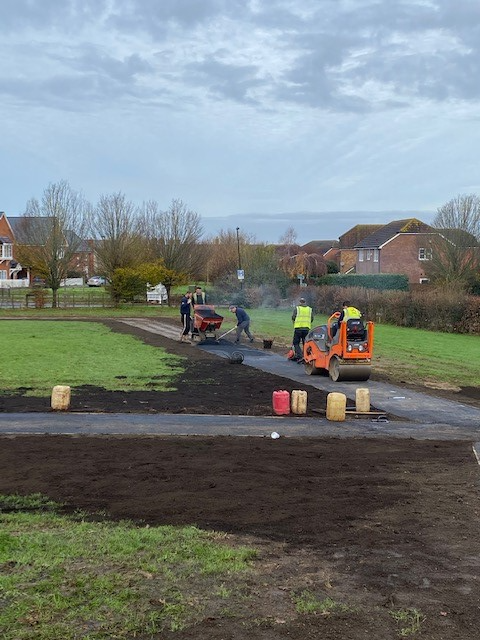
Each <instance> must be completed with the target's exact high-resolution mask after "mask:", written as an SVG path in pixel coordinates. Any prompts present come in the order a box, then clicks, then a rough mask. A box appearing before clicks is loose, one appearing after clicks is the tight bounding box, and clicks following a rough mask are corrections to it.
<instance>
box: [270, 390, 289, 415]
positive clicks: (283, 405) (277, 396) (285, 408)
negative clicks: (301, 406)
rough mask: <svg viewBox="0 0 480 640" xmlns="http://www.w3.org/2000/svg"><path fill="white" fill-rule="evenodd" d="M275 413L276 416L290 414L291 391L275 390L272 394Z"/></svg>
mask: <svg viewBox="0 0 480 640" xmlns="http://www.w3.org/2000/svg"><path fill="white" fill-rule="evenodd" d="M272 404H273V413H274V414H275V415H276V416H288V414H289V413H290V392H289V391H274V392H273V394H272Z"/></svg>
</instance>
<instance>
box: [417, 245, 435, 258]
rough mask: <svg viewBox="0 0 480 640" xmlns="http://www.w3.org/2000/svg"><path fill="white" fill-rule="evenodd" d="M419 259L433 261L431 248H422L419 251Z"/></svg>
mask: <svg viewBox="0 0 480 640" xmlns="http://www.w3.org/2000/svg"><path fill="white" fill-rule="evenodd" d="M418 259H419V260H431V259H432V250H431V249H430V248H427V249H426V248H425V247H420V249H419V250H418Z"/></svg>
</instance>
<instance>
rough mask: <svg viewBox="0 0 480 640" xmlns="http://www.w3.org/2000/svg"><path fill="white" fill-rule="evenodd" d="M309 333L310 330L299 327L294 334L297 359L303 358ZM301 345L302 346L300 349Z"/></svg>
mask: <svg viewBox="0 0 480 640" xmlns="http://www.w3.org/2000/svg"><path fill="white" fill-rule="evenodd" d="M309 331H310V329H308V328H307V327H297V328H296V329H295V330H294V332H293V349H294V351H295V358H297V359H301V358H303V345H304V344H305V338H306V337H307V335H308V332H309ZM300 345H302V346H301V347H300Z"/></svg>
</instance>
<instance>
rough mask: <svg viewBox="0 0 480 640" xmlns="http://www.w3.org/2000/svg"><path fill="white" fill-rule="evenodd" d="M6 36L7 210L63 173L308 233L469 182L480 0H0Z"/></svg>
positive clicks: (222, 218)
mask: <svg viewBox="0 0 480 640" xmlns="http://www.w3.org/2000/svg"><path fill="white" fill-rule="evenodd" d="M0 35H1V37H0V51H1V65H0V140H1V157H2V163H1V164H2V170H1V173H0V176H1V178H0V181H1V182H0V184H1V189H0V210H3V211H6V213H7V215H8V214H10V215H19V214H21V213H23V211H24V209H25V204H26V202H27V200H28V199H29V198H31V197H38V198H39V197H41V194H42V192H43V190H44V189H45V188H46V187H47V186H48V184H49V183H51V182H57V181H59V180H62V179H65V180H68V181H69V183H70V184H71V186H72V187H73V188H75V189H77V190H80V191H83V193H84V194H85V196H86V197H87V198H88V199H89V200H91V201H92V202H94V203H95V202H96V201H97V200H98V198H99V196H100V195H102V194H109V193H114V192H118V191H121V192H122V193H124V194H125V195H126V197H127V198H129V199H130V200H132V201H133V202H135V203H137V204H141V203H142V202H143V201H144V200H149V199H153V200H157V201H158V202H159V203H160V205H161V207H162V208H165V209H166V208H167V207H168V205H169V203H170V202H171V200H172V198H180V199H182V200H183V201H184V202H185V203H186V204H187V205H188V206H189V208H191V209H193V210H195V211H197V212H198V213H199V214H200V215H201V216H202V219H203V221H204V226H205V228H206V230H207V231H208V232H214V231H216V230H218V229H220V228H235V227H237V226H238V227H240V228H241V229H242V231H245V232H249V233H254V234H255V235H256V237H257V238H258V239H259V240H266V241H271V242H276V241H278V239H279V237H280V236H281V235H282V234H283V233H284V232H285V231H286V229H287V228H288V227H289V226H294V227H295V228H296V229H297V231H298V237H299V240H300V241H302V242H303V241H305V242H306V241H308V240H311V239H332V238H338V236H339V235H341V234H342V233H344V232H345V231H347V230H348V229H349V228H350V227H351V226H353V225H354V224H357V223H359V222H362V223H368V222H370V223H374V222H385V223H387V222H390V221H391V220H393V219H397V218H399V217H407V216H409V215H416V217H420V218H421V219H422V220H424V221H425V222H430V221H431V219H432V217H433V215H434V213H435V211H436V209H437V207H439V206H441V205H442V204H444V203H445V202H447V201H448V200H450V199H451V198H453V197H454V196H456V195H458V194H462V193H477V194H480V173H479V168H480V166H479V165H480V163H479V153H480V151H479V150H480V126H479V125H480V109H479V98H480V72H479V70H480V51H479V49H480V2H479V0H376V1H373V0H372V1H370V0H0ZM355 212H358V213H355Z"/></svg>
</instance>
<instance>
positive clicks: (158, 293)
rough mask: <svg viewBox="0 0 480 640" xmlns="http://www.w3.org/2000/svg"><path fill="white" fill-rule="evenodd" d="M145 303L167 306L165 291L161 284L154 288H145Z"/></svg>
mask: <svg viewBox="0 0 480 640" xmlns="http://www.w3.org/2000/svg"><path fill="white" fill-rule="evenodd" d="M147 302H154V303H156V304H168V294H167V289H166V287H165V285H164V284H162V283H161V282H160V283H159V284H157V285H156V286H155V287H147Z"/></svg>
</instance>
